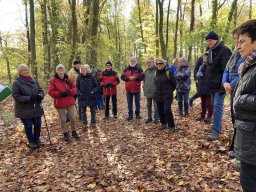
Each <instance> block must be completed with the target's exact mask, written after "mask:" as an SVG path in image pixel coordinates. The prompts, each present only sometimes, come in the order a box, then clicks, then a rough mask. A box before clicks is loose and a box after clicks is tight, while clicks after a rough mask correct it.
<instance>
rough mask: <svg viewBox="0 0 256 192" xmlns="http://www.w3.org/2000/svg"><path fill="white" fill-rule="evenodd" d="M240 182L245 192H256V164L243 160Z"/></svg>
mask: <svg viewBox="0 0 256 192" xmlns="http://www.w3.org/2000/svg"><path fill="white" fill-rule="evenodd" d="M240 183H241V185H242V188H243V192H256V166H255V165H249V164H247V163H244V162H243V161H241V169H240Z"/></svg>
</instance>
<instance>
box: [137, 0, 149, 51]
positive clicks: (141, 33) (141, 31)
mask: <svg viewBox="0 0 256 192" xmlns="http://www.w3.org/2000/svg"><path fill="white" fill-rule="evenodd" d="M137 6H138V12H139V22H140V35H141V40H142V43H143V47H144V52H145V53H146V52H147V48H146V44H145V41H144V36H143V30H142V19H141V10H140V0H137Z"/></svg>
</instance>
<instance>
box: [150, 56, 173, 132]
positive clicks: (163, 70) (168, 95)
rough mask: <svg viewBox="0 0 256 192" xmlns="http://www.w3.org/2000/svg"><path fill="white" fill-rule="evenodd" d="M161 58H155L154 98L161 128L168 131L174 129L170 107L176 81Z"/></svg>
mask: <svg viewBox="0 0 256 192" xmlns="http://www.w3.org/2000/svg"><path fill="white" fill-rule="evenodd" d="M166 63H167V62H166V61H165V60H163V59H157V60H156V67H157V71H156V76H155V87H156V88H155V95H154V97H155V99H156V103H157V109H158V115H159V118H160V123H161V128H160V130H163V129H165V128H167V124H168V128H169V130H170V132H174V131H175V124H174V119H173V114H172V109H171V103H172V100H173V91H174V90H175V87H176V81H175V78H174V75H173V72H171V71H169V69H168V67H167V66H166Z"/></svg>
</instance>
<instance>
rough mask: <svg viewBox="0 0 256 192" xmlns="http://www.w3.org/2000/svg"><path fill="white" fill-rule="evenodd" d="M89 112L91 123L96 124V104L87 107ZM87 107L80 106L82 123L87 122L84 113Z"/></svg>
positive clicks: (85, 123)
mask: <svg viewBox="0 0 256 192" xmlns="http://www.w3.org/2000/svg"><path fill="white" fill-rule="evenodd" d="M89 108H90V112H91V124H96V106H92V107H89ZM86 109H87V107H82V123H83V124H84V125H87V124H88V120H87V115H86Z"/></svg>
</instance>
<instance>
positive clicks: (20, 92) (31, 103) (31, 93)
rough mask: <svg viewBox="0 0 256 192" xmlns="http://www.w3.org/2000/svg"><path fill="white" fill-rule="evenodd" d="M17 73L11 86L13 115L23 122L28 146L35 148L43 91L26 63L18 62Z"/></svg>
mask: <svg viewBox="0 0 256 192" xmlns="http://www.w3.org/2000/svg"><path fill="white" fill-rule="evenodd" d="M18 74H19V77H18V78H17V79H16V80H15V81H14V83H13V87H12V96H13V98H14V100H15V116H16V117H17V118H20V119H21V121H22V123H23V124H24V127H25V133H26V136H27V139H28V142H29V147H30V148H32V149H35V148H37V147H39V146H40V132H41V116H42V114H43V110H42V107H41V105H40V104H41V102H42V100H43V98H44V92H43V90H42V88H41V87H40V85H39V83H38V81H37V80H36V79H35V78H32V77H31V76H30V74H29V68H28V66H27V65H25V64H20V65H19V66H18ZM33 126H34V130H33V129H32V127H33Z"/></svg>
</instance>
